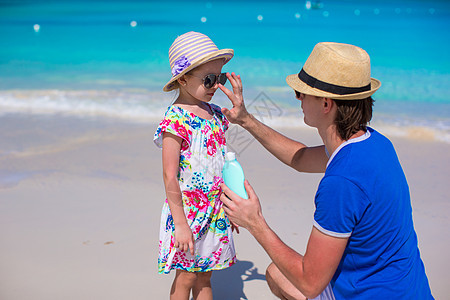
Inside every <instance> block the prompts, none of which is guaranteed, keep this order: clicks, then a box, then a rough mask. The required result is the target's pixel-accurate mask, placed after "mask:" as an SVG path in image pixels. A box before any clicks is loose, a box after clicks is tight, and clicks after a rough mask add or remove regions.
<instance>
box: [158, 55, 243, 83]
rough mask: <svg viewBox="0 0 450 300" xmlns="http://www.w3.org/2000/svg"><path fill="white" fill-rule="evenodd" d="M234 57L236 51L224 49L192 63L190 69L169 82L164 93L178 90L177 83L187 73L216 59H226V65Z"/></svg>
mask: <svg viewBox="0 0 450 300" xmlns="http://www.w3.org/2000/svg"><path fill="white" fill-rule="evenodd" d="M233 56H234V51H233V49H222V50H218V51H215V52H212V53H210V54H208V55H206V56H204V57H202V59H200V60H198V61H196V62H194V63H192V64H191V65H190V66H189V67H187V68H186V69H184V70H183V71H182V72H181V73H179V74H178V75H176V76H173V77H172V78H171V79H170V80H169V82H168V83H167V84H166V85H165V86H164V88H163V91H165V92H170V91H171V90H173V89H175V88H176V84H175V82H176V81H177V79H178V78H180V77H181V76H183V75H184V74H186V73H187V72H189V71H191V70H192V69H194V68H196V67H198V66H200V65H203V64H205V63H207V62H210V61H212V60H216V59H221V58H223V59H225V61H224V63H223V64H224V65H225V64H226V63H227V62H229V61H230V59H231V58H233Z"/></svg>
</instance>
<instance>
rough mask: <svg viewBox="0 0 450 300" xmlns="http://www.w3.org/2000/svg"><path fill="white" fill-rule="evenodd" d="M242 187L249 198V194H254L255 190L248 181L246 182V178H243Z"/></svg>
mask: <svg viewBox="0 0 450 300" xmlns="http://www.w3.org/2000/svg"><path fill="white" fill-rule="evenodd" d="M244 187H245V190H246V191H247V195H248V197H249V198H250V196H256V193H255V190H254V189H253V187H252V186H251V185H250V183H249V182H248V180H247V179H245V180H244ZM252 198H253V197H252Z"/></svg>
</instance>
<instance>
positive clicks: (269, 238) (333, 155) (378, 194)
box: [220, 43, 433, 299]
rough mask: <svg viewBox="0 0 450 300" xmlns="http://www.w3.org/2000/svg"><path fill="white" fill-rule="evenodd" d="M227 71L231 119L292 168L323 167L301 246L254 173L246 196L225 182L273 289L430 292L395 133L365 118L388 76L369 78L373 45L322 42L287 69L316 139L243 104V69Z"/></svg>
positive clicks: (322, 295)
mask: <svg viewBox="0 0 450 300" xmlns="http://www.w3.org/2000/svg"><path fill="white" fill-rule="evenodd" d="M228 78H229V80H230V82H231V84H232V86H233V92H231V91H230V90H228V89H226V88H225V87H223V86H220V88H221V89H222V90H223V91H224V92H225V94H226V95H227V96H228V98H230V100H231V102H232V103H233V108H232V109H231V110H228V109H223V112H224V114H225V115H226V117H227V118H228V120H229V121H231V122H232V123H237V124H239V125H241V126H242V127H244V128H245V129H246V130H248V131H249V132H250V133H251V134H252V135H253V136H254V137H255V138H256V139H257V140H258V141H259V142H260V143H261V144H262V145H263V146H264V147H265V148H266V149H267V150H268V151H270V152H271V153H272V154H273V155H274V156H276V157H277V158H278V159H279V160H281V161H282V162H284V163H285V164H287V165H289V166H291V167H292V168H294V169H296V170H298V171H301V172H325V175H324V177H323V179H322V180H321V182H320V185H319V187H318V190H317V193H316V196H315V206H316V210H315V213H314V224H313V228H312V231H311V235H310V237H309V241H308V246H307V249H306V253H305V254H304V255H301V254H299V253H297V252H296V251H295V250H293V249H291V248H289V247H288V246H287V245H286V244H284V243H283V242H282V241H281V240H280V239H279V237H278V236H277V235H276V234H275V232H273V231H272V230H271V228H270V227H269V225H268V224H267V223H266V221H265V219H264V216H263V215H262V212H261V207H260V203H259V199H258V197H257V196H256V194H255V192H254V191H253V189H252V187H251V186H250V185H249V183H248V182H245V186H246V189H247V193H248V195H249V199H248V200H244V199H242V198H240V197H239V196H237V195H236V194H235V193H233V192H232V191H231V190H230V189H229V188H228V187H227V186H225V185H224V184H223V185H222V188H223V191H224V194H223V195H222V197H221V200H222V201H223V203H224V205H225V212H226V213H227V215H228V216H229V218H230V220H231V221H232V222H233V223H234V224H236V225H239V226H242V227H244V228H247V229H248V230H249V232H250V233H251V234H252V235H253V236H254V237H255V238H256V240H257V241H258V242H259V243H260V244H261V245H262V247H263V248H264V249H265V250H266V252H267V253H268V255H269V256H270V258H271V259H272V264H271V265H270V266H269V267H268V269H267V272H266V278H267V282H268V284H269V287H270V289H271V290H272V292H273V293H274V294H275V295H276V296H278V297H279V298H281V299H305V298H315V297H317V299H432V298H433V297H432V295H431V291H430V287H429V284H428V279H427V277H426V274H425V269H424V265H423V263H422V260H421V258H420V253H419V249H418V246H417V236H416V233H415V231H414V227H413V221H412V208H411V201H410V196H409V188H408V184H407V182H406V178H405V175H404V173H403V170H402V168H401V166H400V163H399V161H398V158H397V155H396V153H395V150H394V148H393V146H392V144H391V143H390V141H389V140H388V139H387V138H386V137H384V136H383V135H381V134H380V133H378V132H377V131H375V130H373V129H372V128H370V127H367V124H368V122H369V121H370V120H371V118H372V105H373V100H372V98H371V95H372V94H373V93H375V91H376V90H377V89H378V88H379V87H380V85H381V83H380V81H378V80H376V79H374V78H371V77H370V58H369V56H368V54H367V53H366V52H365V51H364V50H363V49H361V48H359V47H356V46H353V45H347V44H339V43H319V44H317V45H316V46H315V47H314V49H313V51H312V53H311V55H310V56H309V58H308V59H307V61H306V63H305V65H304V66H303V69H302V70H301V71H300V73H299V74H294V75H289V76H288V77H287V78H286V81H287V83H288V85H289V86H291V87H292V88H293V89H294V91H295V94H296V98H297V99H298V100H300V101H301V102H302V109H303V113H304V121H305V123H306V124H308V125H309V126H312V127H314V128H317V130H318V133H319V135H320V137H321V138H322V141H323V143H324V145H323V146H319V147H307V146H306V145H304V144H302V143H300V142H297V141H294V140H291V139H289V138H287V137H285V136H283V135H281V134H280V133H278V132H276V131H274V130H273V129H271V128H269V127H268V126H266V125H264V124H262V123H261V122H259V121H258V120H256V119H255V118H254V117H253V116H252V115H251V114H249V113H248V112H247V111H246V109H245V106H244V102H243V96H242V83H241V79H240V76H236V75H235V74H234V73H232V74H231V75H230V74H228Z"/></svg>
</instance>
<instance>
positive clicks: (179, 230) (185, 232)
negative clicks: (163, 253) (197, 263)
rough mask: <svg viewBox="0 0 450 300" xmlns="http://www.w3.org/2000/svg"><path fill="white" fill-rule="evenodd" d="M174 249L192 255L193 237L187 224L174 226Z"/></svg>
mask: <svg viewBox="0 0 450 300" xmlns="http://www.w3.org/2000/svg"><path fill="white" fill-rule="evenodd" d="M174 246H175V248H178V249H179V250H180V251H182V252H188V250H189V252H190V253H191V255H194V235H193V234H192V230H191V228H190V227H189V226H188V224H187V223H186V224H182V225H181V224H179V225H175V244H174Z"/></svg>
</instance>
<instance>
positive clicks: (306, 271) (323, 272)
mask: <svg viewBox="0 0 450 300" xmlns="http://www.w3.org/2000/svg"><path fill="white" fill-rule="evenodd" d="M245 186H246V189H247V193H248V195H249V199H242V198H240V197H239V196H237V195H236V194H235V193H233V192H232V191H231V190H230V189H229V188H228V187H227V186H226V185H224V184H222V189H223V191H224V194H222V196H221V198H220V199H221V200H222V202H223V204H224V209H225V213H226V214H227V216H228V217H229V218H230V220H231V221H232V222H233V223H235V224H237V225H239V226H242V227H244V228H247V230H248V231H249V232H250V233H251V234H252V235H253V236H254V237H255V239H256V240H257V241H258V243H259V244H260V245H261V246H262V247H263V248H264V250H265V251H266V252H267V254H268V255H269V256H270V258H271V259H272V261H273V262H274V264H275V265H276V266H277V268H278V269H279V270H280V271H281V272H282V273H283V275H284V276H285V277H286V278H287V279H288V280H289V281H290V282H291V283H292V284H293V285H294V286H295V287H296V288H297V289H298V290H299V291H300V292H302V294H303V295H305V296H306V297H308V298H314V297H316V296H317V295H318V294H320V293H321V292H322V291H323V290H324V289H325V287H326V286H327V284H328V283H329V282H330V280H331V279H332V277H333V275H334V273H335V272H336V269H337V267H338V265H339V262H340V260H341V258H342V255H343V253H344V250H345V247H346V245H347V241H348V239H347V238H336V237H332V236H328V235H325V234H323V233H322V232H320V231H319V230H317V229H316V228H314V227H313V229H312V231H311V235H310V237H309V241H308V246H307V249H306V253H305V255H304V256H302V255H301V254H299V253H298V252H296V251H295V250H293V249H291V248H290V247H289V246H287V245H286V244H285V243H284V242H283V241H282V240H281V239H280V238H279V237H278V236H277V235H276V234H275V232H273V230H272V229H271V228H270V227H269V225H268V224H267V223H266V221H265V219H264V217H263V215H262V211H261V206H260V203H259V199H258V197H257V196H256V194H255V192H254V191H253V188H252V187H251V186H250V184H249V183H248V182H247V181H246V182H245Z"/></svg>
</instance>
